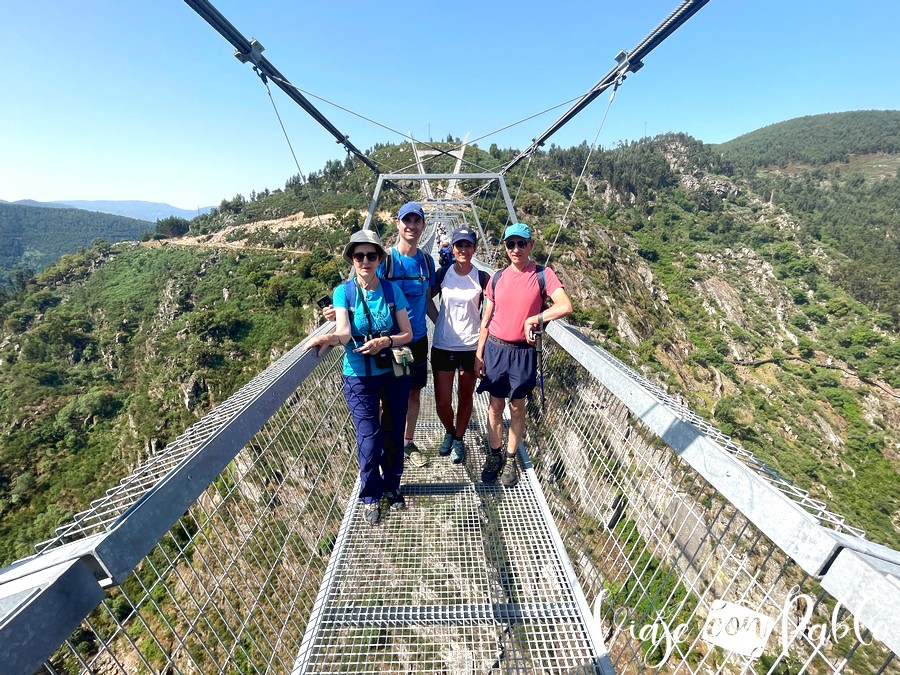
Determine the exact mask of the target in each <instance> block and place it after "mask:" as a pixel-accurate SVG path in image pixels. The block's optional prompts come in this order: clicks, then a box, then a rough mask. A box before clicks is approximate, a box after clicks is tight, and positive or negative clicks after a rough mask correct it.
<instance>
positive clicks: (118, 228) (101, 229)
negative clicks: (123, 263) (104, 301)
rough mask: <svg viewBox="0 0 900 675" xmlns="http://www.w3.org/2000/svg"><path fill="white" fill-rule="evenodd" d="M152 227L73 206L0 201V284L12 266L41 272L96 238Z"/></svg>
mask: <svg viewBox="0 0 900 675" xmlns="http://www.w3.org/2000/svg"><path fill="white" fill-rule="evenodd" d="M153 229H154V225H153V223H150V222H149V221H145V220H137V219H134V218H127V217H125V216H118V215H113V214H109V213H99V212H94V211H85V210H82V209H78V208H74V207H64V206H61V205H59V206H53V207H43V206H29V205H24V204H9V203H0V283H2V282H3V281H6V280H7V279H8V278H9V276H10V274H11V272H12V270H14V269H20V270H24V269H27V270H32V271H41V270H43V269H44V268H45V267H47V266H48V265H51V264H53V263H55V262H57V261H58V260H59V259H60V257H61V256H62V255H64V254H66V253H74V252H75V251H76V250H77V249H78V248H79V247H88V246H91V244H92V243H93V241H94V240H95V239H103V240H105V241H108V242H117V241H127V240H135V239H137V238H138V237H140V236H141V235H142V234H144V233H145V232H150V231H152V230H153Z"/></svg>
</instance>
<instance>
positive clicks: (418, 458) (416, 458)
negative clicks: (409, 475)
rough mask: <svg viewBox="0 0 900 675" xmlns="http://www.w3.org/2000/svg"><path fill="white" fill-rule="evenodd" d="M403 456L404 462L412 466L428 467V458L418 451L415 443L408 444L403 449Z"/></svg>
mask: <svg viewBox="0 0 900 675" xmlns="http://www.w3.org/2000/svg"><path fill="white" fill-rule="evenodd" d="M403 454H405V455H406V461H407V462H409V463H410V464H412V465H413V466H418V467H423V466H428V458H427V457H426V456H425V455H424V454H422V451H421V450H419V448H418V447H417V446H416V444H415V443H410V444H409V445H407V446H406V447H405V448H403Z"/></svg>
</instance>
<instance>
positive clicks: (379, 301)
mask: <svg viewBox="0 0 900 675" xmlns="http://www.w3.org/2000/svg"><path fill="white" fill-rule="evenodd" d="M386 283H391V282H389V281H384V280H382V281H381V283H380V284H378V288H376V289H375V290H374V291H367V290H365V289H361V288H360V287H359V286H358V285H357V287H356V306H355V307H354V310H353V312H352V313H351V312H350V311H349V306H348V304H347V296H346V293H345V292H344V284H341V285H340V286H338V287H337V288H335V289H334V298H333V302H332V304H333V305H334V306H335V307H336V308H337V307H343V308H344V309H346V310H347V311H348V315H349V318H350V321H351V324H350V342H348V343H347V345H346V346H345V347H344V370H343V373H344V375H355V376H356V377H365V376H367V375H381V374H383V373H386V372H388V371H389V370H391V369H390V368H378V367H376V366H375V360H374V359H373V358H372V357H371V356H366V355H365V354H356V353H354V352H353V350H354V349H355V348H356V347H359V346H360V345H362V344H363V343H364V342H365V341H366V337H365V336H366V335H375V334H378V333H383V334H385V335H388V334H390V333H392V332H393V331H392V330H391V327H392V324H391V310H390V308H389V307H388V305H387V302H385V299H384V290H383V288H382V285H383V284H386ZM393 286H394V312H395V313H396V312H399V311H400V310H402V309H405V310H407V311H408V310H409V303H408V302H407V300H406V297H405V296H404V295H403V291H401V290H400V288H399V284H393ZM363 294H365V298H366V305H367V306H368V307H369V314H371V315H372V325H371V326H370V325H369V318H368V317H367V316H366V310H365V309H363V300H362V299H363ZM366 361H368V362H369V371H368V372H366Z"/></svg>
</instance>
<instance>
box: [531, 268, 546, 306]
mask: <svg viewBox="0 0 900 675" xmlns="http://www.w3.org/2000/svg"><path fill="white" fill-rule="evenodd" d="M534 269H535V271H536V272H537V279H538V288H540V289H541V301H542V302H546V301H547V271H546V268H545V267H544V266H543V265H535V266H534Z"/></svg>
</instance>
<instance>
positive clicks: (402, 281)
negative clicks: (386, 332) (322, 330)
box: [322, 202, 437, 466]
mask: <svg viewBox="0 0 900 675" xmlns="http://www.w3.org/2000/svg"><path fill="white" fill-rule="evenodd" d="M397 232H398V237H397V243H396V244H394V245H393V246H392V247H391V248H389V249H388V250H387V252H386V255H387V257H386V258H385V260H384V262H383V263H382V264H381V265H379V266H378V276H379V277H381V278H382V279H389V280H391V281H393V282H395V283H396V285H397V286H399V287H400V289H401V290H402V291H403V295H404V296H405V297H406V300H407V301H408V302H409V323H410V325H411V326H412V343H411V344H410V345H409V347H410V349H412V353H413V366H412V388H411V389H410V392H409V405H408V412H407V413H406V430H405V432H404V452H405V453H406V457H407V459H408V460H409V462H410V464H412V465H413V466H425V465H426V464H428V458H427V457H425V455H424V454H423V453H422V452H421V451H420V450H419V448H418V447H417V446H416V444H415V443H414V442H413V437H414V436H415V433H416V423H417V422H418V419H419V406H420V405H421V393H422V387H424V386H425V385H426V383H427V382H428V326H427V324H426V322H425V317H426V316H427V317H428V318H430V319H431V320H432V321H434V320H435V319H437V309H436V308H435V306H434V302H432V300H431V288H432V287H433V286H434V283H435V269H434V259H433V258H432V257H431V256H430V255H426V254H425V253H423V252H422V251H420V250H419V239H420V238H421V237H422V234H423V233H424V232H425V211H423V210H422V206H421V205H420V204H418V203H417V202H407V203H406V204H404V205H403V206H401V207H400V210H399V211H398V212H397ZM322 313H323V314H324V316H325V318H326V319H327V320H329V321H332V320H334V310H333V309H332V308H331V307H326V308H324V309H323V311H322Z"/></svg>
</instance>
